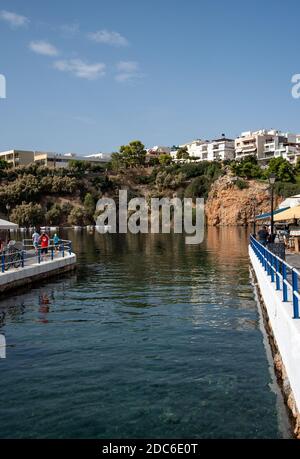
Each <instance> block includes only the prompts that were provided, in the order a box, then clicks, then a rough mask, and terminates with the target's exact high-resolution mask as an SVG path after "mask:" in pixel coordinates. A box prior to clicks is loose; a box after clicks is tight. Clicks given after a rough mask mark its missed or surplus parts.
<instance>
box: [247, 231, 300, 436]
mask: <svg viewBox="0 0 300 459" xmlns="http://www.w3.org/2000/svg"><path fill="white" fill-rule="evenodd" d="M249 255H250V260H251V264H252V267H253V274H254V278H255V281H256V287H257V289H258V296H259V299H260V303H261V306H262V310H263V315H264V322H265V326H266V329H267V332H268V334H269V338H270V343H271V347H272V351H273V358H274V364H275V369H276V371H277V376H279V379H280V380H281V383H282V384H281V386H282V391H283V394H284V396H285V400H286V403H287V405H288V407H289V409H290V411H291V414H292V416H293V418H294V420H295V426H294V433H295V436H296V437H297V438H300V313H299V300H300V294H299V287H300V272H299V271H298V269H297V268H296V267H294V266H291V265H290V264H289V263H288V262H294V263H296V264H297V266H299V265H300V263H299V260H300V257H299V255H297V256H296V255H291V256H289V255H288V256H287V261H288V262H285V261H283V260H282V259H280V258H279V257H277V256H276V255H274V254H273V253H272V252H271V251H270V250H268V249H267V248H266V247H264V246H263V245H262V244H260V243H259V242H258V241H257V240H256V239H255V238H253V237H252V236H251V238H250V245H249ZM297 257H298V258H297Z"/></svg>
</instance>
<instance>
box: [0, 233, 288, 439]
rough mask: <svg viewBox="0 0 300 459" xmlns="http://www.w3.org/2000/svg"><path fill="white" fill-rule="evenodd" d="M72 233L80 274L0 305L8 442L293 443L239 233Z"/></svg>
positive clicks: (1, 399)
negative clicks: (189, 238)
mask: <svg viewBox="0 0 300 459" xmlns="http://www.w3.org/2000/svg"><path fill="white" fill-rule="evenodd" d="M68 235H69V237H71V238H72V239H73V240H74V250H75V252H76V253H77V254H78V269H77V272H76V273H75V274H72V275H68V276H64V277H61V278H59V279H52V280H48V281H47V282H44V283H42V284H40V285H36V286H35V287H34V288H33V289H31V290H25V291H22V292H18V294H16V295H15V296H13V295H11V296H10V297H9V298H6V299H3V300H2V301H0V333H2V334H4V335H5V337H6V342H7V358H6V359H0V371H1V379H0V412H1V416H0V436H1V438H57V437H58V438H76V437H79V438H105V437H110V438H114V437H126V438H140V437H141V438H143V437H148V438H149V437H154V438H164V437H165V438H166V437H174V438H176V437H177V438H187V437H189V438H192V437H194V438H220V437H222V438H228V437H230V438H239V437H247V438H280V437H283V436H288V435H289V430H288V429H289V428H288V420H287V416H286V412H285V409H284V407H283V405H282V400H281V396H280V394H279V391H278V387H277V384H276V382H274V374H273V370H272V365H271V363H270V360H268V358H267V351H266V346H265V344H264V340H265V338H264V336H263V334H262V331H261V327H260V318H259V312H258V309H257V304H256V302H255V298H254V293H253V288H252V286H251V283H250V278H249V261H248V254H247V234H246V233H245V232H244V231H243V230H237V229H224V230H222V231H218V230H216V229H211V230H209V233H208V235H207V237H206V240H205V243H204V244H202V245H201V246H186V245H185V244H184V237H182V236H180V235H176V236H174V235H173V236H172V235H143V236H141V235H127V236H126V235H122V236H121V235H119V236H118V235H108V234H106V235H99V234H95V235H94V234H93V235H90V234H87V232H86V231H85V232H83V233H69V234H68Z"/></svg>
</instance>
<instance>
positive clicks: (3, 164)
mask: <svg viewBox="0 0 300 459" xmlns="http://www.w3.org/2000/svg"><path fill="white" fill-rule="evenodd" d="M8 168H9V164H8V162H7V161H5V160H4V159H0V170H2V169H8Z"/></svg>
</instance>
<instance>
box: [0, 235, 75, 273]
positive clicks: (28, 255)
mask: <svg viewBox="0 0 300 459" xmlns="http://www.w3.org/2000/svg"><path fill="white" fill-rule="evenodd" d="M68 254H69V255H71V254H72V241H70V240H65V239H60V240H59V242H58V243H57V244H54V242H53V239H50V241H49V245H48V247H44V248H43V247H41V246H40V245H38V246H37V247H34V245H33V242H32V239H24V240H23V248H22V250H18V249H14V248H8V249H5V250H3V251H2V253H1V254H0V259H1V267H0V272H2V273H4V272H6V271H8V270H9V269H12V268H15V269H17V268H24V266H28V265H32V264H35V263H38V264H40V263H41V262H43V261H46V260H49V259H50V260H54V259H55V258H64V257H65V256H66V255H68Z"/></svg>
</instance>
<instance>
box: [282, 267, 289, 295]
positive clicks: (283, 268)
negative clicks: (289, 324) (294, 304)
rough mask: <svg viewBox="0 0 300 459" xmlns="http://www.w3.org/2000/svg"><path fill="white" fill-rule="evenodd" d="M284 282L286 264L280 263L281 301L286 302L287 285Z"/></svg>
mask: <svg viewBox="0 0 300 459" xmlns="http://www.w3.org/2000/svg"><path fill="white" fill-rule="evenodd" d="M285 281H286V264H285V263H282V297H283V301H287V300H288V289H287V285H286V283H285Z"/></svg>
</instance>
